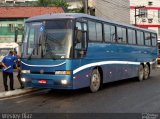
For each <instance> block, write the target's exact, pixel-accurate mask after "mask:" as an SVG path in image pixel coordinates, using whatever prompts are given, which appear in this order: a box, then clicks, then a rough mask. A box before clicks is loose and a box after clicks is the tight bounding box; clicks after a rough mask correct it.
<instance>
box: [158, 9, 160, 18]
mask: <svg viewBox="0 0 160 119" xmlns="http://www.w3.org/2000/svg"><path fill="white" fill-rule="evenodd" d="M158 18H160V10H158Z"/></svg>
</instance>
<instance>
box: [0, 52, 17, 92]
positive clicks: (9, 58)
mask: <svg viewBox="0 0 160 119" xmlns="http://www.w3.org/2000/svg"><path fill="white" fill-rule="evenodd" d="M15 61H17V57H16V56H13V51H10V52H9V54H8V55H6V56H5V57H4V58H3V60H2V63H1V64H2V66H3V68H2V72H3V84H4V88H5V91H8V85H7V77H8V76H9V78H10V90H14V88H13V84H14V80H13V65H14V62H15Z"/></svg>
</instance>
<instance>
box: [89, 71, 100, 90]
mask: <svg viewBox="0 0 160 119" xmlns="http://www.w3.org/2000/svg"><path fill="white" fill-rule="evenodd" d="M100 85H101V75H100V73H99V71H98V69H94V70H93V71H92V75H91V80H90V91H91V92H92V93H94V92H97V91H98V90H99V88H100Z"/></svg>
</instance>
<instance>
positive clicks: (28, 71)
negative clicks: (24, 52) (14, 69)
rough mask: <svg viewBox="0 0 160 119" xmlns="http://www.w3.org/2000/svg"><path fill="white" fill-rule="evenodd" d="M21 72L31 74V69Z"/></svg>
mask: <svg viewBox="0 0 160 119" xmlns="http://www.w3.org/2000/svg"><path fill="white" fill-rule="evenodd" d="M21 73H23V74H30V70H21Z"/></svg>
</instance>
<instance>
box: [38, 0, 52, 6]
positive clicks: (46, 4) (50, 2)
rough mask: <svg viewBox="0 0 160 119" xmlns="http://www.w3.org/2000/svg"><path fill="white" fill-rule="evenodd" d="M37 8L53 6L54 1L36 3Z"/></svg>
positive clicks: (41, 0) (40, 0)
mask: <svg viewBox="0 0 160 119" xmlns="http://www.w3.org/2000/svg"><path fill="white" fill-rule="evenodd" d="M35 6H39V7H47V6H52V0H38V1H37V2H36V3H35Z"/></svg>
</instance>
